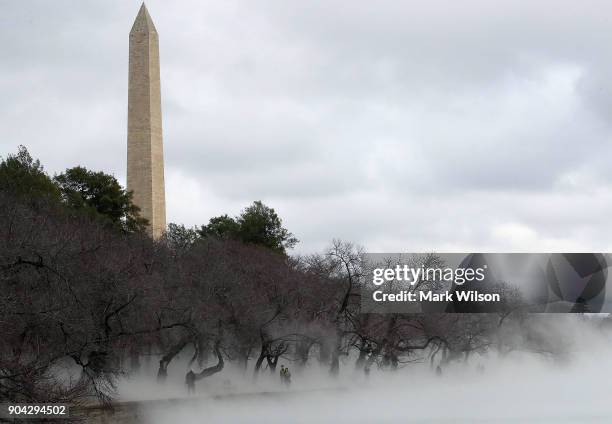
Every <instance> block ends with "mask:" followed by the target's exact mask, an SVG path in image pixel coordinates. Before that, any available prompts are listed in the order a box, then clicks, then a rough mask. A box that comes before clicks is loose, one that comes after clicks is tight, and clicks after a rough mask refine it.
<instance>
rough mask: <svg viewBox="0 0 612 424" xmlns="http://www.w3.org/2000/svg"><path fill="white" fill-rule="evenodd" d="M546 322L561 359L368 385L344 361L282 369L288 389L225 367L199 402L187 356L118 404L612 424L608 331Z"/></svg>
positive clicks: (239, 412)
mask: <svg viewBox="0 0 612 424" xmlns="http://www.w3.org/2000/svg"><path fill="white" fill-rule="evenodd" d="M548 321H550V322H552V323H553V325H554V326H556V327H557V330H558V331H559V333H558V334H561V337H560V338H559V340H560V342H561V343H563V344H564V354H563V355H555V356H551V355H548V354H544V353H534V352H521V351H515V352H511V353H509V354H507V355H505V356H504V357H501V356H500V355H499V354H498V353H497V352H495V351H493V350H491V351H489V352H488V353H487V354H485V355H479V354H474V355H472V356H471V357H470V358H469V359H468V360H467V361H464V360H463V359H461V360H459V361H455V362H453V363H451V364H448V365H447V366H445V367H444V368H443V370H442V375H441V376H438V375H436V373H435V372H434V369H432V367H431V365H430V363H429V361H428V360H426V359H424V360H416V361H415V362H410V363H405V364H402V368H401V369H399V370H398V371H389V370H379V369H376V368H375V369H373V370H372V372H371V374H370V376H369V377H366V376H365V375H364V374H363V372H357V371H355V370H354V358H345V361H346V362H345V363H344V364H343V367H342V368H341V374H340V376H339V377H338V378H336V379H332V378H330V377H329V376H328V374H327V370H326V369H324V368H321V367H319V366H318V365H314V364H315V361H313V364H312V365H310V366H307V367H306V368H305V369H303V370H298V369H297V367H294V366H293V365H292V364H291V362H289V361H284V363H285V364H286V365H287V366H289V367H290V368H291V370H292V374H293V378H292V385H291V388H290V389H285V388H284V387H282V386H281V384H280V382H279V377H278V375H277V374H276V373H275V374H274V375H272V374H270V373H269V372H264V373H262V374H261V375H260V376H259V377H258V378H257V380H254V379H253V376H252V368H250V367H249V369H248V370H247V371H246V373H245V372H243V371H241V370H236V369H233V368H226V369H224V370H223V371H222V372H221V373H219V374H217V375H214V376H212V377H211V378H208V379H204V380H202V381H199V382H198V386H197V388H198V392H197V394H196V396H192V397H187V396H186V393H185V387H184V385H183V382H184V371H185V369H186V358H188V357H189V354H188V353H186V354H183V356H182V357H181V361H182V362H181V361H179V362H177V363H175V364H173V368H172V369H171V370H170V374H169V377H168V381H167V382H166V384H165V385H163V386H159V385H157V384H156V383H155V379H154V373H149V372H148V371H143V373H142V374H141V375H140V376H134V377H132V378H130V379H129V380H126V381H123V382H121V384H120V397H121V399H122V400H132V401H133V400H142V401H146V400H151V399H160V400H158V401H156V402H144V405H145V407H144V414H145V417H146V422H149V423H201V422H206V423H246V422H248V423H267V424H271V423H312V422H319V423H338V422H351V423H402V422H418V423H474V422H482V423H510V422H512V423H589V422H594V423H610V422H612V395H611V393H612V361H610V360H609V358H610V357H612V338H611V337H610V331H609V330H607V329H606V328H603V327H602V325H601V324H600V321H599V320H598V319H593V318H591V319H586V318H583V317H578V316H563V315H556V316H550V318H549V319H548ZM550 322H549V324H550ZM415 359H416V358H415ZM154 364H155V361H154V360H152V361H151V367H152V366H153V365H154ZM250 365H252V364H250ZM279 367H280V362H279ZM151 369H152V368H151ZM161 399H172V400H171V401H163V400H161Z"/></svg>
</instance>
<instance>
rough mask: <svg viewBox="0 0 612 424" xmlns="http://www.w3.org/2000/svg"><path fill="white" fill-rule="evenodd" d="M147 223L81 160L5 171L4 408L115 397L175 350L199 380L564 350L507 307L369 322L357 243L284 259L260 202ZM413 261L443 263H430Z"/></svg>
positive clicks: (22, 164) (277, 227)
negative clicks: (288, 365)
mask: <svg viewBox="0 0 612 424" xmlns="http://www.w3.org/2000/svg"><path fill="white" fill-rule="evenodd" d="M146 225H147V222H146V220H144V219H143V218H142V217H140V215H139V211H138V208H137V207H136V206H135V205H133V203H132V201H131V193H128V192H126V190H125V189H124V188H123V187H121V185H120V184H119V183H118V182H117V180H116V179H115V178H114V177H113V176H112V175H108V174H105V173H103V172H93V171H90V170H87V169H85V168H83V167H75V168H70V169H67V170H66V171H65V172H63V173H61V174H59V175H56V176H53V177H51V176H49V175H48V174H47V173H46V172H45V171H44V168H43V167H42V165H41V164H40V162H39V161H38V160H34V159H33V158H32V157H31V156H30V154H29V153H28V151H27V149H25V148H23V147H20V148H19V150H18V152H17V153H16V154H14V155H8V156H7V157H6V158H5V159H3V160H2V161H1V162H0V335H1V336H2V343H0V401H12V402H72V403H79V402H85V401H91V399H96V400H98V401H101V402H110V401H112V398H113V395H114V389H115V383H116V381H117V378H119V377H120V376H122V375H124V374H125V373H130V372H132V371H134V370H138V369H139V367H140V361H141V360H142V358H143V357H151V356H154V357H156V358H158V360H159V362H158V372H157V380H158V382H159V383H160V384H162V383H163V382H164V380H165V378H166V376H167V374H168V369H169V367H171V366H172V364H173V363H175V362H176V361H175V360H176V357H177V355H179V354H180V353H181V352H193V356H192V357H191V359H190V361H189V365H190V366H193V367H194V369H197V370H199V371H198V372H196V381H197V380H202V379H204V378H206V377H208V376H210V375H213V374H216V373H220V372H223V370H224V367H225V365H226V364H227V363H232V364H235V365H236V366H238V367H240V368H241V369H242V370H243V371H244V372H245V373H247V374H250V375H252V376H253V377H256V376H257V375H259V374H261V373H262V372H269V371H271V372H275V370H276V367H277V364H278V361H279V359H280V358H285V359H286V360H288V361H291V362H292V363H293V364H294V367H295V368H297V370H298V371H299V369H300V368H304V367H308V366H310V365H311V364H312V363H316V364H319V365H320V366H322V367H325V368H327V369H328V371H329V374H330V376H332V377H333V376H336V375H338V374H339V373H340V372H341V369H342V368H344V369H351V370H354V369H357V370H364V371H369V370H370V369H371V368H373V367H379V368H383V369H389V370H394V369H397V368H400V367H402V366H403V364H405V363H409V362H413V361H417V360H419V361H420V360H428V361H430V362H431V363H432V364H434V363H435V364H439V363H447V362H449V361H452V360H457V359H460V358H467V357H468V356H469V355H471V354H473V353H484V352H486V351H488V350H492V349H494V350H496V351H498V352H502V353H508V352H510V351H512V350H515V349H527V350H532V351H535V352H539V353H543V354H550V355H557V354H559V352H560V351H561V346H560V344H559V341H558V340H557V339H555V338H551V337H550V334H549V331H548V330H546V328H547V327H545V326H542V325H541V323H540V324H539V325H534V324H533V323H534V319H535V318H533V317H530V316H529V315H527V314H524V313H521V312H520V311H516V310H513V309H512V308H509V309H508V310H507V311H506V312H504V313H496V314H371V313H366V312H367V311H362V310H361V302H360V287H361V286H362V285H363V284H364V280H365V277H366V275H367V274H368V265H367V264H366V263H364V260H363V255H362V253H363V252H362V251H361V249H360V248H358V247H357V246H356V245H354V244H353V243H350V242H344V241H339V240H335V241H333V242H332V243H331V244H330V247H329V248H328V249H326V250H325V251H324V252H321V253H317V254H311V255H290V254H289V253H288V251H289V250H290V249H291V248H292V247H293V246H295V244H296V243H297V239H296V238H295V236H294V235H293V234H292V233H290V232H289V231H288V230H287V229H286V228H284V227H283V223H282V220H281V218H280V217H279V216H278V215H277V213H276V212H275V211H274V209H272V208H270V207H268V206H266V205H265V204H263V203H262V202H259V201H257V202H254V203H253V204H252V205H250V206H248V207H246V208H245V209H244V210H243V211H242V212H241V213H240V215H238V216H236V217H230V216H228V215H223V216H219V217H214V218H211V219H210V220H209V221H208V223H207V224H205V225H202V226H200V227H193V228H187V227H185V226H184V225H179V224H170V225H169V226H168V230H167V232H166V234H165V236H164V237H163V238H162V239H160V240H152V239H151V238H149V237H148V236H147V235H146V234H145V233H144V231H143V229H144V228H145V226H146ZM413 260H414V261H418V262H419V264H420V265H423V266H435V265H441V264H440V261H441V260H440V258H439V257H438V256H436V255H435V254H429V255H422V256H419V257H415V258H413ZM432 289H438V288H437V287H433V286H432ZM507 331H513V332H516V331H518V332H519V333H520V334H522V335H523V336H522V337H520V338H517V337H512V338H510V337H504V334H505V333H504V332H507ZM209 364H212V365H210V366H206V365H209ZM66 368H73V369H74V368H77V369H78V371H79V372H78V377H77V378H67V377H66V374H65V373H64V372H63V371H62V370H64V369H66ZM185 371H187V370H185Z"/></svg>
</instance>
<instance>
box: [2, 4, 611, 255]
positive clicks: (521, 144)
mask: <svg viewBox="0 0 612 424" xmlns="http://www.w3.org/2000/svg"><path fill="white" fill-rule="evenodd" d="M147 5H148V7H149V10H150V12H151V14H152V16H153V19H154V21H155V23H156V26H157V29H158V31H159V34H160V43H161V46H160V48H161V60H162V101H163V104H162V108H163V113H164V123H163V124H164V142H165V146H164V148H165V153H166V174H167V178H166V179H167V202H168V219H169V220H170V221H174V222H183V223H185V224H187V225H195V224H202V223H205V222H206V221H207V220H208V218H210V216H212V215H218V214H220V213H229V214H237V213H239V212H240V209H241V208H243V207H245V206H246V205H248V204H249V203H250V202H252V201H253V200H258V199H261V200H263V201H264V202H266V203H268V204H270V205H271V206H273V207H275V208H276V209H277V210H278V211H279V213H280V215H281V216H282V217H283V218H284V219H285V223H286V225H287V226H288V227H289V229H290V230H291V231H292V232H294V233H295V234H296V235H297V236H298V238H300V239H301V240H302V243H301V244H300V247H299V249H300V251H312V250H316V249H320V248H322V247H323V246H325V244H326V243H328V242H329V240H330V239H331V238H332V237H342V238H345V239H349V240H354V241H357V242H359V243H362V244H363V245H365V247H366V248H367V249H368V250H372V251H398V250H401V251H407V250H413V251H418V250H438V251H442V250H449V249H451V250H462V249H473V250H489V251H490V250H508V249H510V250H529V251H534V250H576V249H579V250H604V249H607V248H609V242H608V241H607V240H609V239H610V236H611V235H612V234H610V230H608V229H607V227H608V226H607V225H606V223H607V217H608V216H610V209H611V208H612V197H611V196H610V181H611V177H612V173H611V172H610V167H609V165H608V160H607V158H609V157H611V156H612V144H611V143H610V142H609V141H610V138H611V135H612V134H611V126H610V123H609V122H608V117H609V116H610V111H611V110H612V103H611V102H612V101H611V100H610V98H611V97H610V94H612V84H610V79H609V78H607V76H608V75H611V74H612V60H610V59H609V58H610V57H612V56H611V55H610V54H608V53H609V43H608V40H609V39H610V38H611V36H612V29H611V28H612V26H610V25H609V22H608V21H607V20H606V16H610V14H611V13H612V6H611V5H610V4H609V3H608V2H604V1H593V2H589V3H588V4H581V5H578V4H577V3H575V2H573V1H566V0H562V1H554V2H553V1H540V2H536V3H534V2H527V1H518V2H511V3H505V4H499V3H491V2H488V1H476V0H470V1H467V2H461V4H459V3H457V4H455V3H449V2H447V1H440V0H435V1H431V2H427V3H426V4H425V3H423V2H395V1H382V2H377V3H355V2H348V1H339V0H336V1H312V2H297V3H296V2H290V3H288V2H284V1H278V0H267V1H262V2H256V3H254V2H247V1H244V0H229V1H226V2H212V1H205V2H200V1H185V2H181V3H180V4H177V3H170V2H162V1H160V0H158V1H154V0H153V1H150V2H147ZM139 6H140V5H139V3H138V2H125V1H119V0H115V1H104V2H102V1H99V2H82V3H74V2H69V1H56V2H52V3H50V2H46V1H42V0H39V1H31V2H28V3H27V4H26V3H23V4H21V3H19V2H14V3H8V4H6V5H4V6H3V15H2V17H0V42H1V43H2V44H3V45H4V46H5V47H6V48H5V51H4V58H3V67H2V69H0V95H1V96H2V99H3V101H2V102H0V144H1V146H2V148H1V151H0V154H1V155H5V154H6V153H9V152H11V151H15V149H16V146H17V145H18V144H24V145H26V146H28V148H29V149H30V150H31V152H32V154H33V155H35V156H37V157H39V158H40V159H41V160H42V162H43V163H44V164H45V165H46V167H47V169H48V170H50V171H51V172H60V171H62V170H63V169H65V168H66V167H69V166H73V165H75V164H81V165H84V166H87V167H90V168H93V169H104V170H106V171H108V172H112V173H114V174H115V175H117V176H118V177H119V178H120V179H122V180H124V179H125V154H126V147H125V144H126V119H127V47H128V45H127V41H128V39H127V35H128V32H129V29H130V27H131V24H132V21H133V19H134V17H135V15H136V12H137V10H138V7H139Z"/></svg>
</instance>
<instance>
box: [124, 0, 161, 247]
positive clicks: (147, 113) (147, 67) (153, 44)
mask: <svg viewBox="0 0 612 424" xmlns="http://www.w3.org/2000/svg"><path fill="white" fill-rule="evenodd" d="M127 144H128V148H127V189H128V190H129V191H132V192H133V202H134V204H135V205H136V206H138V207H139V208H140V214H141V216H142V217H144V218H146V219H147V220H148V221H149V228H148V232H149V234H150V235H151V236H152V237H153V238H159V237H160V236H161V235H162V234H163V232H164V231H165V229H166V198H165V189H164V149H163V140H162V116H161V89H160V76H159V39H158V35H157V30H156V29H155V25H153V21H152V20H151V16H149V12H148V11H147V8H146V7H145V5H144V3H143V5H142V6H141V8H140V11H139V12H138V16H137V17H136V20H135V21H134V25H133V26H132V30H131V31H130V58H129V83H128V143H127Z"/></svg>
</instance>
